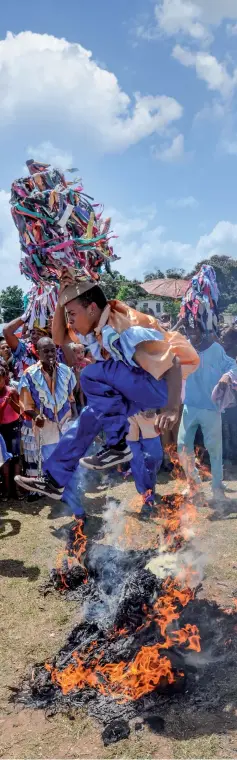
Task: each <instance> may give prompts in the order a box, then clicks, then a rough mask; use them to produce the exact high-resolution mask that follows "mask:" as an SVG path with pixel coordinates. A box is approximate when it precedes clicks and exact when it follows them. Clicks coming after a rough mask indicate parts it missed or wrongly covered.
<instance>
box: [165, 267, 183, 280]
mask: <svg viewBox="0 0 237 760" xmlns="http://www.w3.org/2000/svg"><path fill="white" fill-rule="evenodd" d="M165 276H166V277H168V279H169V280H185V278H186V274H185V269H182V268H181V269H178V268H177V267H172V269H167V270H166V275H165Z"/></svg>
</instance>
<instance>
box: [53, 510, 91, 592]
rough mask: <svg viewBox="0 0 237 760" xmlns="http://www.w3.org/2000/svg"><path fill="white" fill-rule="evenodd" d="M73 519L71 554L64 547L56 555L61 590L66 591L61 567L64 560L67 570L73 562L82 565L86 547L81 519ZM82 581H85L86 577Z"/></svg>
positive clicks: (65, 582) (66, 585)
mask: <svg viewBox="0 0 237 760" xmlns="http://www.w3.org/2000/svg"><path fill="white" fill-rule="evenodd" d="M74 519H75V521H76V525H75V527H74V528H73V533H74V541H73V546H72V548H71V554H72V556H69V553H68V550H67V549H66V548H65V549H64V550H63V551H61V552H59V554H58V556H57V562H56V569H57V571H58V573H59V575H60V579H61V584H62V585H61V589H60V590H61V591H66V590H67V588H68V584H67V581H66V576H65V572H64V569H63V564H64V562H65V560H66V563H67V570H70V569H71V568H72V566H73V565H74V564H75V562H76V563H77V564H79V565H81V566H82V556H83V554H84V553H85V549H86V543H87V538H86V536H85V534H84V532H83V525H84V523H83V520H80V519H77V518H76V517H75V518H74ZM84 582H85V583H86V579H85V581H84Z"/></svg>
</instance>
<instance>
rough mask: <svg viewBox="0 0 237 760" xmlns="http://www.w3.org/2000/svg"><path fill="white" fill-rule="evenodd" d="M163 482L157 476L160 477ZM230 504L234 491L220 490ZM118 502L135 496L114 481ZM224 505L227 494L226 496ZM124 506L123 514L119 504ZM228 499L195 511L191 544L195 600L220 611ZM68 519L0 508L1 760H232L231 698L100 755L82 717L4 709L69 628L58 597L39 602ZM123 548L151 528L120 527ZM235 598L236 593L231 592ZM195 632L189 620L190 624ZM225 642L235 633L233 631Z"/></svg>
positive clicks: (165, 487) (95, 516) (97, 517)
mask: <svg viewBox="0 0 237 760" xmlns="http://www.w3.org/2000/svg"><path fill="white" fill-rule="evenodd" d="M163 480H165V478H163ZM229 486H230V488H231V489H232V491H233V494H231V497H232V496H233V497H236V498H237V492H236V491H237V483H236V481H234V480H232V481H231V482H230V483H229ZM173 487H174V486H173V483H172V482H170V483H169V482H164V483H162V484H161V485H160V484H159V492H162V493H170V492H171V491H172V489H173ZM107 493H108V495H109V496H113V498H115V499H117V500H120V501H124V500H126V505H128V506H127V507H126V509H127V511H128V512H129V510H130V512H132V510H133V507H132V506H131V503H132V500H133V499H134V497H135V489H134V486H133V484H132V483H128V482H125V483H124V482H122V483H121V482H120V483H119V484H117V485H115V486H114V488H113V489H112V490H110V491H109V492H107ZM229 498H230V496H229ZM129 505H130V506H129ZM104 506H105V497H104V496H103V495H102V494H101V493H100V494H97V495H94V494H87V511H88V514H89V521H88V528H87V530H88V533H89V535H90V537H92V538H93V537H95V536H96V534H97V533H98V530H99V528H100V527H101V524H102V515H103V510H104ZM236 517H237V501H236V506H235V502H234V501H233V500H232V501H231V502H230V507H229V508H228V509H227V510H226V511H225V513H224V515H222V516H220V515H218V514H217V513H215V511H212V510H211V509H209V508H208V509H205V510H201V511H200V519H199V525H198V534H199V535H198V540H199V544H200V547H201V550H202V551H203V552H204V554H205V555H206V569H205V577H204V582H203V590H202V592H201V596H202V598H207V599H209V600H215V601H217V603H218V604H219V605H221V606H222V607H223V609H224V608H226V607H227V608H228V607H231V605H232V604H233V590H234V589H236V588H237V574H236V568H237V558H236V545H237V520H236ZM69 522H70V517H69V516H67V515H64V516H62V512H61V505H60V504H59V505H58V504H57V503H54V504H52V505H51V506H48V505H46V504H45V503H44V502H41V501H40V502H38V503H37V504H36V505H34V506H32V505H29V504H26V503H24V502H23V503H16V502H12V503H11V504H9V505H7V506H6V505H3V504H2V505H1V533H0V538H1V548H2V552H1V559H0V575H1V623H0V625H1V636H0V648H1V737H2V738H1V750H0V756H1V757H4V758H24V759H27V760H28V758H33V759H38V758H80V759H82V758H96V759H99V758H101V759H102V758H103V759H106V758H139V759H140V758H227V757H230V758H235V757H237V709H236V713H235V711H234V710H233V698H234V696H235V704H236V696H237V684H236V693H235V695H233V689H232V693H231V695H230V701H229V705H228V700H225V705H224V707H223V710H222V711H220V710H218V711H217V712H216V713H215V711H213V710H209V711H208V710H206V709H205V710H204V709H203V711H202V710H199V711H198V713H196V712H195V711H192V710H191V709H187V711H185V712H184V713H183V714H181V713H180V711H179V710H178V709H177V707H173V708H171V709H170V710H169V714H168V715H167V720H166V721H165V730H164V732H163V733H162V734H160V735H159V736H158V735H156V734H154V733H152V732H151V731H150V730H149V729H148V728H145V729H144V730H143V731H140V732H135V731H134V729H133V727H132V730H131V734H130V737H129V739H127V740H125V741H122V742H120V743H118V744H115V745H112V746H111V747H108V748H104V746H103V742H102V740H101V729H100V726H98V724H97V723H96V722H95V721H93V720H92V719H91V718H89V717H88V716H87V714H86V713H85V712H82V711H80V712H78V713H77V714H76V715H75V716H74V720H70V719H69V718H67V717H66V716H65V715H64V716H62V715H57V716H55V717H54V718H52V719H50V720H49V719H47V718H46V717H45V714H44V712H43V711H36V710H35V711H31V710H23V709H21V708H19V707H17V708H16V707H13V705H12V704H10V703H9V696H10V687H12V686H15V685H17V684H18V683H19V681H20V678H21V677H22V676H23V674H25V673H26V672H27V671H29V670H30V667H31V666H32V665H33V664H34V663H35V662H39V661H41V660H42V661H43V660H44V659H46V658H48V657H50V656H51V655H53V654H54V653H55V652H56V651H57V650H58V649H59V647H60V646H61V645H62V644H63V642H64V641H65V638H66V635H67V633H68V632H69V631H70V630H71V628H72V626H73V625H74V624H75V623H76V622H77V621H78V619H79V614H80V611H79V610H78V608H77V606H76V604H75V603H69V602H68V601H66V599H65V598H64V597H63V596H60V595H59V594H50V595H48V596H46V597H45V598H44V597H43V596H42V595H40V594H39V586H40V585H41V584H42V583H43V581H44V580H45V579H46V578H47V577H48V574H49V571H50V569H51V568H52V567H53V566H54V565H55V562H56V558H57V556H58V554H59V552H60V551H61V550H62V549H63V546H64V541H65V535H64V530H65V528H66V526H67V525H68V523H69ZM131 525H132V529H131V528H130V533H128V534H127V536H126V541H127V543H128V544H129V543H130V545H132V546H133V548H134V547H136V546H137V547H138V548H141V547H148V546H149V545H152V543H153V542H154V535H155V533H154V523H152V522H151V523H149V524H147V523H145V524H144V523H139V522H138V521H137V520H135V519H134V520H133V521H132V523H131V521H130V526H131ZM236 596H237V594H236ZM197 624H198V621H197ZM233 635H236V632H235V634H234V632H233Z"/></svg>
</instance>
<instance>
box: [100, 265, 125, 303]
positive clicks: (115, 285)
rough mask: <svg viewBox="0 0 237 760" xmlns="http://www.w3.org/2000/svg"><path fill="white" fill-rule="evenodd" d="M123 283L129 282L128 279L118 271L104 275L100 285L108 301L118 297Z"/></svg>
mask: <svg viewBox="0 0 237 760" xmlns="http://www.w3.org/2000/svg"><path fill="white" fill-rule="evenodd" d="M123 282H127V280H126V277H124V276H123V275H122V274H120V273H119V272H117V271H114V272H113V273H112V274H107V273H106V272H105V273H103V274H102V276H101V281H100V285H101V288H102V290H103V291H104V294H105V296H106V298H107V299H108V301H110V300H111V299H113V298H117V297H118V291H119V288H120V287H121V285H122V283H123Z"/></svg>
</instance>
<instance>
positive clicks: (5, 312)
mask: <svg viewBox="0 0 237 760" xmlns="http://www.w3.org/2000/svg"><path fill="white" fill-rule="evenodd" d="M0 307H1V312H2V317H3V321H4V322H11V320H12V319H17V317H20V316H21V314H22V313H23V311H24V301H23V290H22V289H21V288H18V286H17V285H13V286H11V285H9V286H8V288H6V290H2V292H1V293H0Z"/></svg>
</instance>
